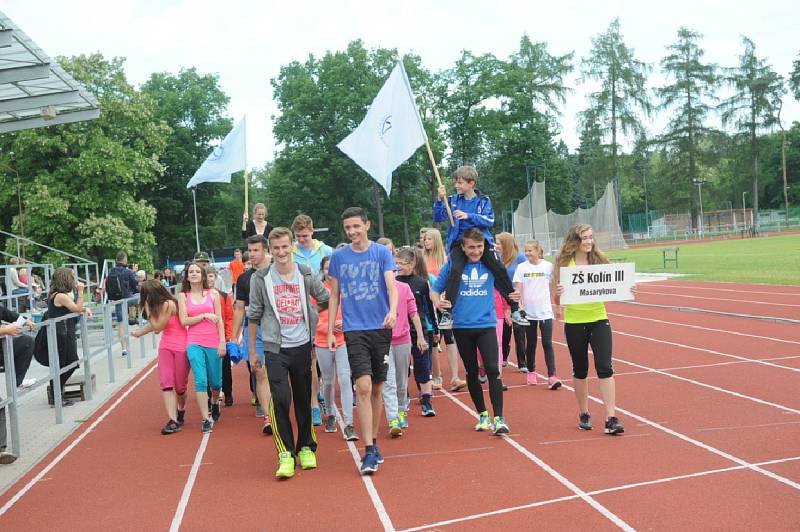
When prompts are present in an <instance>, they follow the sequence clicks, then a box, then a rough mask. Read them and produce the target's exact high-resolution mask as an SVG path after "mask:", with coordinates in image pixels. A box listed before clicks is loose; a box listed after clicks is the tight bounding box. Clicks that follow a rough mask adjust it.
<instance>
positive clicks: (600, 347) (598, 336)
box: [551, 224, 625, 435]
mask: <svg viewBox="0 0 800 532" xmlns="http://www.w3.org/2000/svg"><path fill="white" fill-rule="evenodd" d="M555 262H556V264H555V268H554V272H553V273H554V275H553V286H552V288H553V289H552V290H551V293H552V294H555V305H554V310H555V316H556V318H560V317H561V304H560V303H561V302H560V297H561V294H563V293H564V287H563V286H562V285H561V284H560V283H559V273H560V270H561V267H563V266H586V265H590V264H608V258H606V256H605V254H604V253H603V252H602V251H600V250H599V249H598V248H597V244H596V243H595V241H594V231H593V230H592V226H591V225H588V224H576V225H573V226H572V227H571V228H570V229H569V231H567V234H566V236H565V237H564V242H563V244H562V245H561V249H560V251H559V252H558V255H557V256H556V261H555ZM564 336H566V339H567V347H568V348H569V354H570V357H571V358H572V374H573V376H574V377H575V398H576V399H577V401H578V410H579V421H578V427H579V428H581V429H583V430H591V429H592V416H591V415H590V414H589V381H588V380H587V377H588V373H589V346H590V345H591V346H592V352H593V354H594V367H595V370H596V371H597V377H598V382H599V384H600V395H601V397H602V398H603V405H604V406H605V414H606V422H605V433H606V434H612V435H616V434H622V433H623V432H625V429H624V428H623V426H622V425H621V424H620V422H619V420H618V419H617V417H616V413H615V401H616V388H615V384H614V368H613V367H612V364H611V356H612V354H611V324H610V323H609V321H608V314H607V313H606V306H605V304H604V303H602V302H597V303H581V304H573V305H566V306H565V308H564Z"/></svg>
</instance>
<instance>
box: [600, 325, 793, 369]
mask: <svg viewBox="0 0 800 532" xmlns="http://www.w3.org/2000/svg"><path fill="white" fill-rule="evenodd" d="M614 334H620V335H622V336H629V337H631V338H638V339H640V340H647V341H648V342H655V343H658V344H665V345H671V346H673V347H681V348H683V349H691V350H693V351H700V352H703V353H709V354H712V355H718V356H721V357H727V358H733V359H735V360H743V361H745V362H754V363H756V364H762V365H764V366H770V367H773V368H780V369H787V370H789V371H795V372H798V373H800V368H793V367H791V366H782V365H780V364H775V363H773V362H767V361H765V360H760V359H757V358H747V357H743V356H739V355H733V354H731V353H723V352H722V351H716V350H714V349H706V348H704V347H695V346H692V345H687V344H682V343H679V342H670V341H669V340H659V339H658V338H649V337H647V336H641V335H639V334H633V333H626V332H623V331H619V330H617V329H614Z"/></svg>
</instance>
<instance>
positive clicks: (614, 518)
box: [442, 390, 634, 531]
mask: <svg viewBox="0 0 800 532" xmlns="http://www.w3.org/2000/svg"><path fill="white" fill-rule="evenodd" d="M442 392H443V393H444V395H445V396H446V397H447V398H448V399H450V400H451V401H453V402H454V403H455V404H457V405H458V406H460V407H461V408H462V409H463V410H464V411H465V412H467V413H468V414H470V415H471V416H472V417H474V418H476V419H477V418H478V417H479V415H478V412H476V411H475V410H473V409H472V408H470V407H469V406H467V405H466V404H465V403H464V402H463V401H461V400H460V399H458V398H457V397H454V396H453V395H451V394H450V392H448V391H446V390H442ZM501 439H502V440H503V441H505V442H506V443H507V444H509V445H510V446H511V447H513V448H514V449H516V450H517V451H519V452H520V453H521V454H522V455H523V456H525V457H526V458H527V459H528V460H530V461H531V462H533V463H535V464H536V465H538V466H539V467H540V468H542V469H543V470H544V471H545V472H546V473H547V474H549V475H550V476H551V477H553V478H554V479H556V480H557V481H558V482H560V483H561V484H562V485H563V486H564V487H566V488H567V489H568V490H570V491H571V492H572V493H574V494H575V495H576V496H577V497H579V498H580V499H582V500H583V501H584V502H586V503H587V504H589V505H590V506H591V507H592V508H594V509H595V510H597V511H598V512H600V514H602V515H603V516H604V517H605V518H606V519H608V520H609V521H611V522H612V523H614V524H615V525H617V526H618V527H619V528H621V529H622V530H626V531H633V530H634V528H633V527H631V526H630V525H629V524H628V523H626V522H625V521H623V520H622V518H621V517H619V516H618V515H616V514H615V513H613V512H612V511H611V510H609V509H608V508H606V507H605V506H603V505H602V504H600V503H599V502H598V501H597V500H595V499H594V498H592V497H591V496H589V495H588V494H587V493H586V492H585V491H583V490H582V489H580V488H579V487H578V486H576V485H575V484H574V483H573V482H572V481H570V480H569V479H568V478H567V477H565V476H564V475H562V474H561V473H559V472H558V471H556V470H555V469H553V468H552V467H550V466H549V465H547V463H545V462H544V460H542V459H541V458H539V457H538V456H536V455H535V454H533V453H532V452H530V451H529V450H528V449H526V448H525V447H523V446H522V445H520V444H519V443H518V442H517V441H516V440H514V438H512V437H510V436H502V438H501Z"/></svg>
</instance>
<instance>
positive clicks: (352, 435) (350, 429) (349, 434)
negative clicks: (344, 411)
mask: <svg viewBox="0 0 800 532" xmlns="http://www.w3.org/2000/svg"><path fill="white" fill-rule="evenodd" d="M343 432H344V434H343V436H344V439H345V440H347V441H358V434H356V428H355V427H354V426H353V425H347V426H346V427H345V428H344V431H343Z"/></svg>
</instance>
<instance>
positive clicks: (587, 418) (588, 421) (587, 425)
mask: <svg viewBox="0 0 800 532" xmlns="http://www.w3.org/2000/svg"><path fill="white" fill-rule="evenodd" d="M578 428H579V429H582V430H592V415H591V414H590V413H589V412H582V413H581V415H580V417H579V418H578Z"/></svg>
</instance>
